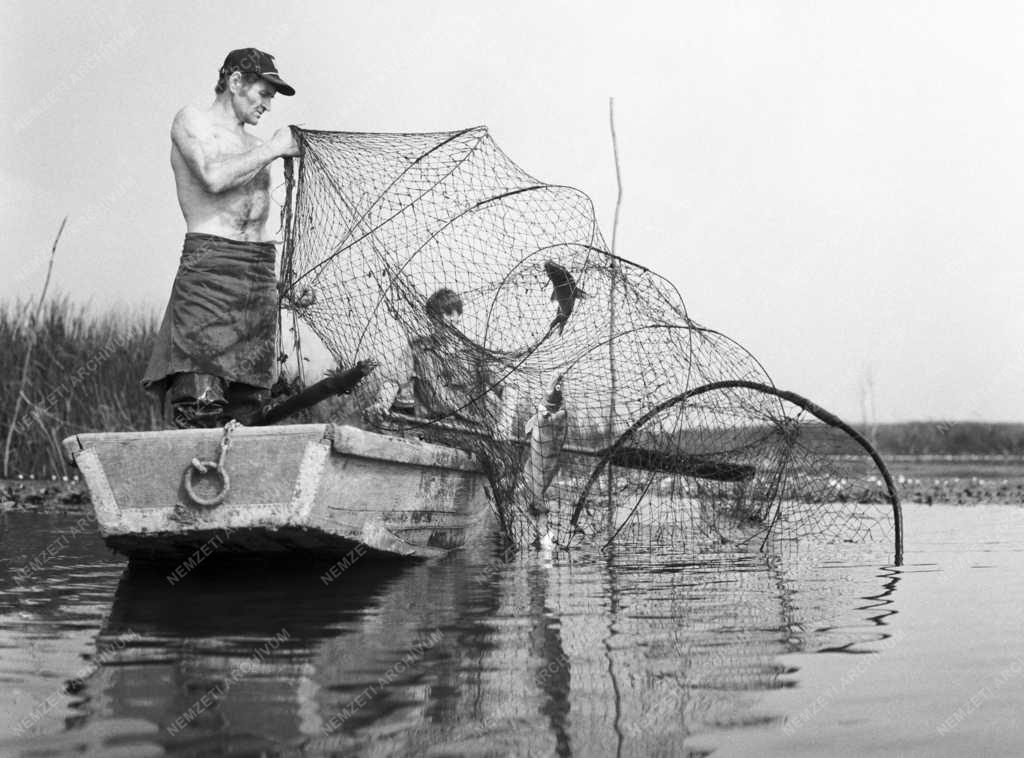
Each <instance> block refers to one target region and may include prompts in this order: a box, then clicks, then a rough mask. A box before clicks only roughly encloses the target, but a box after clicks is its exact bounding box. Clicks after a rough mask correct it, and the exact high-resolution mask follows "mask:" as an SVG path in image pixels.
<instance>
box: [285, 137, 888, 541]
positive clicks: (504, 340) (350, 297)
mask: <svg viewBox="0 0 1024 758" xmlns="http://www.w3.org/2000/svg"><path fill="white" fill-rule="evenodd" d="M296 134H297V138H298V140H299V143H300V145H301V156H300V159H299V161H298V170H297V175H295V173H294V167H293V166H292V165H291V162H290V161H289V165H288V166H287V178H288V182H287V184H288V195H287V200H286V203H285V208H284V211H283V223H284V226H285V237H286V244H285V249H284V255H283V257H282V270H281V271H282V274H281V276H282V283H281V285H282V302H283V303H285V304H289V305H290V307H291V308H293V310H295V311H296V313H298V315H299V316H300V317H301V318H302V319H303V320H304V321H306V322H307V323H308V324H309V326H310V327H311V329H312V330H313V331H314V332H315V333H316V335H317V336H318V337H319V338H320V339H321V340H322V342H323V343H324V345H325V346H326V347H327V348H328V349H329V350H330V352H331V353H332V355H333V356H334V358H335V360H336V361H337V362H338V363H339V365H351V364H352V363H353V362H354V361H355V358H356V357H357V356H360V357H363V356H371V357H372V358H373V359H374V360H375V361H377V363H378V364H379V367H378V368H377V369H376V370H375V371H374V372H373V374H371V375H370V376H368V377H366V378H365V379H364V380H363V381H362V382H360V383H359V384H358V385H357V386H356V387H355V388H354V389H352V393H351V396H350V401H349V402H350V405H351V407H353V408H356V409H361V408H362V409H365V408H370V407H372V406H374V404H375V403H377V404H380V403H381V402H382V401H381V398H382V397H383V398H385V399H386V401H387V402H390V400H388V398H390V397H393V395H392V396H389V395H388V394H387V392H386V390H387V388H389V387H390V388H392V393H394V392H395V391H398V392H399V393H400V394H401V395H402V397H406V398H407V399H406V400H405V401H403V402H405V403H407V405H403V406H402V409H403V410H405V411H406V412H407V413H411V416H409V417H408V418H407V422H406V423H404V424H403V425H401V426H402V428H403V429H405V430H406V432H407V433H415V434H419V435H422V436H425V437H427V438H431V439H434V440H435V441H440V442H443V443H444V444H448V445H453V446H458V447H462V448H463V449H466V450H470V451H471V452H473V453H474V454H475V455H477V456H478V458H479V460H480V462H481V465H482V466H483V468H484V470H485V471H486V472H487V474H488V476H489V477H490V479H491V484H492V490H493V493H494V497H495V508H496V511H497V514H498V517H499V520H500V522H501V524H502V528H503V529H504V531H505V533H506V535H507V536H508V537H509V539H512V540H515V541H517V542H533V541H537V540H540V539H542V538H544V539H547V540H551V541H553V542H554V543H557V544H559V545H563V546H564V545H569V544H572V543H573V541H575V540H588V541H599V542H602V543H609V542H611V541H615V542H617V543H620V544H621V543H624V542H634V543H635V542H638V541H645V542H652V543H656V542H659V541H661V542H664V541H670V540H671V541H682V542H687V543H689V542H693V541H695V540H696V541H700V540H708V539H710V540H737V539H747V540H753V539H759V540H761V541H762V544H764V545H768V544H781V543H785V542H787V541H799V540H801V539H815V540H860V541H877V542H882V543H886V542H888V543H889V544H893V542H894V543H895V545H896V557H897V560H899V558H900V554H901V552H902V541H901V539H902V538H901V523H900V505H899V500H898V497H897V494H896V490H895V487H894V486H893V485H892V480H891V477H890V476H889V474H888V472H887V471H886V470H885V466H884V463H883V462H882V461H881V459H880V458H879V457H878V455H877V453H875V451H874V450H873V449H871V447H870V445H868V444H867V443H866V441H865V440H864V439H863V438H862V437H860V435H858V434H857V433H856V431H855V430H853V429H852V428H850V427H849V426H847V425H845V424H843V423H842V422H841V421H840V420H839V419H837V418H835V417H834V416H833V415H832V414H829V413H828V412H826V411H824V410H823V409H821V408H819V407H818V406H816V405H814V404H813V403H811V402H810V401H807V400H805V399H804V398H801V397H799V396H797V395H795V394H793V393H788V392H784V391H781V390H777V389H776V388H775V387H774V385H773V383H772V381H771V379H770V378H769V376H768V374H767V372H766V371H765V369H764V368H763V367H762V366H761V364H760V363H759V362H758V361H757V360H756V359H755V358H754V357H753V356H752V355H751V354H750V353H749V352H748V351H747V350H745V349H744V348H743V347H742V346H740V345H739V344H737V343H736V342H734V341H733V340H731V339H729V338H728V337H726V336H725V335H723V334H721V333H719V332H717V331H714V330H712V329H708V328H706V327H704V326H701V325H700V324H698V323H697V322H695V321H693V320H692V319H691V318H690V317H689V314H688V313H687V310H686V307H685V305H684V303H683V299H682V297H681V296H680V294H679V292H678V291H677V290H676V288H675V287H674V286H673V285H672V284H671V283H670V282H668V281H667V280H666V279H664V278H662V277H660V276H658V275H657V274H655V273H654V272H653V271H651V270H649V269H647V268H645V267H643V266H640V265H638V264H635V263H632V262H630V261H628V260H626V259H623V258H620V257H618V256H615V255H613V254H612V253H611V252H610V251H609V250H608V246H607V245H606V244H605V242H604V239H603V237H602V236H601V232H600V230H599V229H598V226H597V222H596V219H595V214H594V209H593V205H592V203H591V201H590V199H589V198H588V197H587V196H586V195H585V194H584V193H582V192H580V191H579V190H577V189H574V188H572V187H566V186H560V185H552V184H546V183H544V182H541V181H539V180H537V179H535V178H534V177H532V176H530V175H529V174H527V173H526V172H525V171H523V170H522V169H521V168H520V167H519V166H517V165H516V164H515V163H513V162H512V161H511V160H510V159H509V158H508V157H507V156H506V155H505V154H504V153H502V152H501V150H499V149H498V147H497V146H496V145H495V144H494V142H493V141H492V140H491V138H490V135H489V134H488V132H487V130H486V129H485V128H483V127H476V128H472V129H466V130H463V131H457V132H446V133H432V134H363V133H348V132H327V131H306V130H296ZM442 290H450V291H451V292H453V293H457V295H458V312H459V315H460V316H461V318H460V319H452V320H448V319H446V318H441V317H440V316H439V314H437V313H432V312H431V309H430V307H429V303H430V302H431V300H430V298H431V296H432V295H434V294H435V293H438V292H440V291H442ZM293 293H296V294H294V295H293ZM297 293H313V294H314V296H312V297H309V296H304V297H299V296H298V294H297ZM552 302H554V303H555V311H554V313H552ZM425 352H429V354H424V353H425ZM553 378H554V379H555V382H556V383H557V391H558V396H559V397H558V398H557V400H558V402H557V403H554V402H553V394H554V392H555V384H553ZM394 388H410V389H408V391H406V390H401V389H400V390H395V389H394ZM402 393H404V394H402ZM432 398H433V399H432ZM394 399H395V402H396V404H399V403H398V401H399V398H397V397H395V398H394ZM414 401H415V402H414ZM396 407H397V406H396ZM549 408H550V410H549ZM375 420H376V422H377V423H378V425H379V426H382V425H385V424H386V423H387V420H386V419H382V418H380V417H378V418H376V419H375ZM382 428H383V426H382ZM388 428H389V429H391V430H394V429H395V428H396V427H395V426H394V425H391V426H390V427H388Z"/></svg>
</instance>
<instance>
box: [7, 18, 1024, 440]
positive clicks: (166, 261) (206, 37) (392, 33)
mask: <svg viewBox="0 0 1024 758" xmlns="http://www.w3.org/2000/svg"><path fill="white" fill-rule="evenodd" d="M2 7H3V15H4V22H3V24H2V25H0V61H2V64H0V65H2V67H3V73H4V74H5V76H4V85H5V88H4V89H5V92H4V97H3V98H2V99H0V111H2V120H0V124H2V126H0V129H2V130H3V139H2V140H0V192H2V195H0V196H2V206H0V207H2V211H0V213H2V222H3V232H4V238H5V239H4V243H3V244H2V245H0V271H2V272H3V273H2V274H0V299H2V300H3V301H10V300H11V299H12V298H15V297H17V296H18V295H19V294H22V293H25V294H26V295H27V294H35V293H36V292H38V290H39V288H40V287H41V285H42V281H43V277H44V275H45V264H46V258H47V255H48V252H49V247H50V244H51V242H52V239H53V235H54V233H55V232H56V229H57V226H58V224H59V222H60V219H61V217H62V216H64V215H65V214H67V215H69V216H70V220H69V224H68V228H67V230H66V232H65V235H64V238H63V240H62V242H61V246H60V249H59V251H58V257H57V263H56V269H55V274H54V281H55V285H56V287H57V288H59V289H60V290H61V291H63V292H66V293H68V294H69V295H70V296H71V297H72V298H73V299H74V300H76V301H80V302H88V303H91V304H93V306H95V307H97V308H106V307H111V306H137V305H141V306H143V307H145V308H147V309H151V310H154V311H155V310H162V308H163V305H164V303H165V301H166V297H167V294H168V292H169V288H170V284H171V281H172V278H173V276H174V271H175V268H176V265H177V260H178V256H179V253H180V249H181V238H182V235H183V234H184V222H183V221H182V219H181V215H180V211H179V210H178V207H177V202H176V200H175V195H174V186H173V182H172V176H171V171H170V166H169V162H168V153H169V149H170V141H169V135H168V131H169V125H170V122H171V119H172V118H173V116H174V113H175V112H176V111H177V110H178V109H179V108H180V107H181V106H182V105H184V104H186V103H190V102H194V103H203V104H205V103H208V102H209V101H210V100H211V99H212V97H213V91H212V88H213V85H214V83H215V81H216V72H217V69H218V68H219V66H220V64H221V62H222V61H223V58H224V55H225V54H226V53H227V51H228V50H230V49H232V48H237V47H246V46H256V47H260V48H263V49H265V50H267V51H269V52H271V53H273V54H274V55H275V56H276V58H277V63H278V66H279V70H280V71H281V72H282V74H283V75H284V77H285V79H286V80H287V81H288V82H289V83H291V84H293V85H294V86H295V88H296V89H297V91H298V94H297V95H296V96H295V97H293V98H284V97H278V98H277V99H276V100H275V102H274V107H273V111H272V112H271V113H270V114H268V115H267V116H265V117H264V119H263V123H261V124H260V126H259V127H258V128H257V130H256V133H257V134H259V135H261V136H263V137H269V136H270V134H272V133H273V130H274V129H275V128H277V127H278V126H282V125H284V124H288V123H297V124H300V125H303V126H306V127H309V128H316V129H336V130H345V131H359V130H366V131H384V132H387V131H436V130H450V129H458V128H463V127H467V126H471V125H476V124H485V125H487V126H488V127H490V130H491V133H492V135H493V136H494V139H495V141H496V142H497V143H498V145H499V146H500V147H501V148H502V149H503V150H504V151H505V152H506V153H507V154H508V155H509V156H511V157H512V158H513V159H514V160H515V161H516V162H518V163H519V164H520V165H521V166H522V167H523V168H524V169H525V170H527V171H528V172H529V173H531V174H533V175H534V176H536V177H538V178H540V179H542V180H545V181H549V182H552V183H558V184H570V185H573V186H576V187H579V188H580V189H582V190H583V191H585V192H587V193H588V194H589V195H591V197H592V198H593V199H594V202H595V205H596V208H597V212H598V216H599V221H600V223H601V226H602V229H603V231H604V233H605V237H606V238H607V240H608V241H609V243H610V242H611V239H612V220H613V215H614V210H615V199H616V186H615V167H614V162H613V157H612V147H611V139H610V135H609V129H608V98H609V97H611V96H613V97H614V98H615V109H616V130H617V133H618V140H619V152H620V162H621V169H622V174H623V183H624V188H625V194H624V197H623V205H622V211H621V217H620V223H619V232H618V239H617V248H618V249H617V251H616V252H618V253H619V254H620V255H622V256H624V257H626V258H629V259H632V260H634V261H636V262H638V263H641V264H643V265H645V266H648V267H650V268H653V269H655V270H656V271H658V272H659V273H662V274H664V275H665V276H667V277H668V278H669V279H671V280H672V281H673V282H675V283H676V285H677V286H678V287H679V289H680V291H681V292H682V294H683V297H684V299H685V301H686V305H687V308H688V310H689V313H690V315H691V317H693V318H694V319H696V320H697V321H699V322H700V323H702V324H705V325H707V326H710V327H712V328H715V329H718V330H719V331H722V332H725V333H726V334H728V335H729V336H731V337H733V338H734V339H736V340H737V341H738V342H740V343H741V344H743V345H744V346H746V347H747V348H748V349H749V350H750V351H751V352H752V353H753V354H754V355H755V356H757V357H758V358H759V359H760V360H761V362H762V363H763V364H764V365H765V367H766V368H767V369H768V371H769V373H770V374H771V375H772V377H773V378H774V379H775V381H776V383H777V384H778V385H779V386H781V387H784V388H786V389H791V390H794V391H797V392H800V393H802V394H805V395H807V396H809V397H811V398H813V399H814V400H816V401H818V402H819V403H820V404H822V405H824V406H826V407H828V408H830V409H832V410H834V411H836V412H838V413H840V414H841V415H844V416H846V417H848V418H849V419H850V420H853V421H861V420H862V405H863V402H862V401H863V400H864V399H865V398H866V397H868V396H869V395H870V396H871V397H872V398H873V401H874V406H875V408H876V416H877V419H878V420H881V421H889V420H907V419H934V420H939V419H963V420H970V419H975V420H1016V421H1024V350H1022V349H1021V341H1022V339H1024V307H1022V303H1021V295H1022V293H1024V262H1022V258H1024V191H1022V189H1024V188H1022V181H1021V178H1020V177H1021V171H1022V170H1024V147H1022V141H1024V86H1022V85H1024V82H1022V77H1024V6H1022V5H1020V4H1018V3H1015V2H1004V3H995V2H989V3H984V2H980V3H979V2H971V3H968V2H964V1H961V2H942V1H941V0H931V1H929V2H923V1H922V2H908V1H907V0H901V1H900V2H898V3H894V2H891V1H887V2H865V1H864V0H861V1H859V2H808V1H807V0H790V1H788V2H770V1H769V0H757V1H754V0H750V1H748V2H726V1H714V2H712V1H711V0H703V1H702V2H664V3H643V2H630V3H625V2H617V3H594V2H587V3H585V2H552V1H551V0H543V2H532V1H527V2H521V1H520V2H516V3H480V2H478V1H473V2H411V1H410V2H380V1H379V0H378V1H377V2H373V3H367V2H332V3H326V2H325V3H302V2H289V3H280V2H277V3H269V2H258V1H249V2H245V3H216V4H213V3H188V2H178V1H176V2H173V3H166V2H162V3H157V2H128V1H127V0H125V1H123V2H98V3H92V4H89V5H87V4H85V3H78V2H65V3H53V2H41V1H40V0H32V1H31V2H21V1H20V0H19V1H16V2H12V1H11V0H4V2H3V4H2ZM279 174H280V172H279V170H278V172H277V174H276V175H277V176H279ZM274 184H275V185H277V184H279V182H278V180H277V179H276V178H275V181H274ZM280 192H281V190H280V188H278V189H277V190H276V193H277V195H278V197H279V196H280ZM272 218H275V219H276V214H272ZM274 228H276V224H275V226H274ZM869 382H870V383H871V384H872V385H873V388H874V389H873V393H867V392H865V391H864V387H865V386H866V385H867V384H868V383H869Z"/></svg>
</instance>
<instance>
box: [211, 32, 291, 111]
mask: <svg viewBox="0 0 1024 758" xmlns="http://www.w3.org/2000/svg"><path fill="white" fill-rule="evenodd" d="M213 91H214V92H215V93H216V94H217V97H218V98H226V99H227V100H228V101H229V102H230V103H231V107H232V109H233V110H234V112H235V116H237V117H238V120H239V121H240V122H241V123H246V124H251V125H255V124H256V123H258V122H259V120H260V116H262V115H263V114H264V113H266V112H267V111H269V110H270V101H271V100H272V99H273V97H274V95H275V94H277V93H278V92H280V93H281V94H282V95H285V96H289V97H290V96H291V95H294V94H295V89H294V88H293V87H292V86H291V85H289V84H287V83H286V82H285V81H284V80H283V79H282V78H281V76H280V74H278V73H277V66H276V64H275V63H274V56H273V55H270V54H269V53H265V52H263V51H262V50H257V49H256V48H255V47H247V48H243V49H241V50H232V51H231V52H230V53H228V56H227V58H225V59H224V65H223V66H221V68H220V71H219V72H218V77H217V84H216V86H215V87H214V88H213Z"/></svg>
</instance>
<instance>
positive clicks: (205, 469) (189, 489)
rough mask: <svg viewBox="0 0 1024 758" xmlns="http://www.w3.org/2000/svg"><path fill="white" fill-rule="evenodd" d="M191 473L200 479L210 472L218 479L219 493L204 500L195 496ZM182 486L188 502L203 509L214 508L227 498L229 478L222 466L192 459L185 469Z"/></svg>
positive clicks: (229, 485) (213, 462) (229, 484)
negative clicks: (194, 473)
mask: <svg viewBox="0 0 1024 758" xmlns="http://www.w3.org/2000/svg"><path fill="white" fill-rule="evenodd" d="M193 471H195V472H197V473H198V474H199V476H200V477H202V476H204V475H205V474H207V473H209V472H211V471H212V472H213V473H214V474H216V475H217V476H218V477H219V478H220V482H221V485H220V491H219V492H218V493H217V494H215V495H213V496H212V497H208V498H204V497H202V496H200V495H199V494H197V493H196V491H195V485H194V484H193V481H192V472H193ZM182 484H183V485H184V487H185V494H187V495H188V497H189V500H191V501H192V502H193V503H195V504H196V505H198V506H201V507H203V508H215V507H216V506H218V505H220V504H221V503H223V502H224V499H225V498H226V497H227V496H228V491H229V490H230V489H231V477H229V476H228V472H227V469H226V468H225V467H224V466H221V465H219V464H218V463H217V462H216V461H200V460H199V459H198V458H193V459H192V462H191V463H189V465H188V466H186V467H185V474H184V476H183V477H182Z"/></svg>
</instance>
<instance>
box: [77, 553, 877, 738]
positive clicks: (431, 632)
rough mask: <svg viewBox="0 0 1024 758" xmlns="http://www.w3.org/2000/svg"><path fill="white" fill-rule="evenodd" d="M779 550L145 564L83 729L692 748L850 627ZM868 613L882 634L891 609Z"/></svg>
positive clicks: (130, 578)
mask: <svg viewBox="0 0 1024 758" xmlns="http://www.w3.org/2000/svg"><path fill="white" fill-rule="evenodd" d="M783 563H784V562H782V561H780V560H779V559H778V558H777V557H771V556H766V555H764V554H762V553H759V552H757V551H756V550H754V549H751V550H739V549H737V548H736V547H735V546H729V548H728V549H727V550H724V549H723V550H721V551H719V552H714V551H711V550H708V551H704V552H702V553H701V554H699V555H697V554H694V553H692V552H691V553H690V554H689V555H682V554H680V555H676V556H672V555H666V554H663V553H659V552H657V551H650V552H645V551H630V550H627V549H624V548H621V547H617V548H615V549H614V550H613V551H612V552H610V553H599V552H596V551H595V552H585V551H578V552H577V551H574V552H573V554H571V555H569V556H566V555H565V554H562V555H557V556H555V557H552V556H545V555H543V554H538V553H536V552H532V551H531V552H527V553H523V554H519V555H516V556H512V557H506V556H503V555H502V554H501V551H500V549H499V548H498V547H497V546H495V545H494V544H485V545H482V546H480V547H478V548H475V549H473V550H464V551H458V552H456V553H454V554H452V555H450V556H449V557H447V558H444V559H440V560H436V561H429V562H422V563H413V564H409V563H380V562H371V561H369V560H360V561H356V563H355V564H354V565H352V566H351V567H349V568H347V569H346V570H345V571H343V572H339V570H338V569H337V566H335V570H334V571H333V572H331V571H330V569H331V564H326V565H311V564H310V565H306V566H304V567H296V566H290V567H287V569H285V568H282V567H277V568H268V567H266V566H263V567H261V568H259V569H254V568H246V567H244V566H238V565H235V566H232V567H217V566H210V567H207V566H203V567H202V568H201V569H200V570H197V571H195V572H193V573H191V574H189V575H188V576H186V577H185V578H184V579H182V580H181V581H180V582H176V583H175V584H173V585H172V584H171V583H169V581H168V579H167V571H166V570H162V571H160V572H156V571H153V570H148V569H140V568H135V567H133V568H130V569H129V570H128V571H127V572H126V573H125V575H124V577H123V579H122V580H121V583H120V585H119V587H118V589H117V594H116V598H115V600H114V604H113V608H112V610H111V613H110V616H109V619H108V621H107V623H106V625H105V627H104V629H103V633H102V634H101V636H100V639H99V642H98V645H97V649H98V655H97V658H98V659H99V660H101V661H102V663H101V665H100V666H99V668H98V669H97V671H96V672H95V673H94V674H93V675H92V676H91V677H89V678H88V679H87V680H86V681H85V682H84V683H83V684H82V693H81V694H82V696H83V699H82V701H81V702H82V704H81V706H80V716H79V717H78V719H76V723H75V724H73V726H78V727H87V729H86V730H85V731H95V730H97V729H99V730H100V731H101V732H104V733H107V734H117V735H118V740H117V741H118V743H119V744H120V745H121V746H125V745H126V744H128V743H131V747H132V750H131V751H129V752H130V753H131V754H133V755H135V754H144V753H145V752H146V750H147V749H152V750H153V751H157V752H159V751H160V750H165V751H168V752H177V751H185V752H186V753H187V754H193V753H195V754H219V752H218V751H221V750H223V751H224V752H225V753H232V754H234V753H236V752H245V753H247V754H249V753H250V752H252V753H256V754H258V753H260V752H264V753H266V754H278V755H289V754H294V755H300V754H301V755H330V754H338V755H351V754H374V755H431V754H436V755H483V754H486V755H527V754H531V755H552V754H555V755H581V756H583V755H585V756H601V755H645V756H646V755H659V754H660V755H682V754H685V752H686V749H687V745H688V742H689V741H690V738H691V737H692V736H693V735H695V734H699V733H701V732H709V731H712V730H716V729H721V728H723V727H724V728H729V727H738V726H743V725H747V724H755V723H763V722H764V721H765V720H766V719H767V720H771V719H772V718H774V717H772V716H763V715H757V714H756V713H755V711H754V709H753V706H754V704H755V701H756V700H757V699H758V697H759V695H761V694H762V693H763V692H764V691H766V690H770V689H774V688H778V687H782V686H785V684H786V683H785V676H784V675H785V673H786V672H785V671H784V670H783V668H782V667H781V666H780V665H779V664H778V663H777V662H776V659H777V656H779V655H780V654H782V653H785V652H791V651H795V650H802V649H812V648H817V647H819V646H821V645H823V644H830V643H831V642H835V643H836V644H843V643H845V642H849V641H850V638H849V632H848V631H844V632H842V633H839V636H838V637H837V638H836V639H835V640H832V641H830V640H828V639H823V638H815V639H811V638H810V636H809V633H808V632H806V631H805V629H807V628H809V624H808V623H807V622H808V621H814V620H816V619H817V618H818V617H819V616H821V617H829V616H832V617H834V616H835V615H836V613H837V612H838V611H837V606H835V605H833V606H832V607H830V606H829V603H832V604H835V603H836V602H837V598H835V592H834V590H835V587H834V586H832V587H831V591H829V592H825V591H823V592H821V593H819V595H820V597H816V596H815V594H814V588H813V586H812V585H811V584H807V587H808V588H809V589H808V590H807V591H806V592H805V591H804V590H803V589H801V588H799V587H797V586H796V585H799V584H800V582H801V581H803V580H802V579H800V578H799V577H798V578H797V579H795V580H792V581H791V579H790V578H789V577H787V575H786V573H785V571H784V570H783V569H782V568H781V566H782V565H783ZM339 573H340V576H338V578H337V579H336V580H332V579H331V576H332V574H333V575H338V574H339ZM851 590H853V591H856V588H851ZM877 591H878V588H877V585H876V586H875V588H874V592H877ZM890 591H891V587H890V588H889V589H888V590H885V591H883V593H882V595H883V596H884V595H887V594H888V593H889V592H890ZM869 592H870V590H869ZM798 593H803V594H801V595H800V598H801V600H800V602H799V603H797V602H795V598H796V597H797V594H798ZM849 600H850V596H845V598H840V599H838V602H839V603H840V604H843V603H845V604H847V605H849ZM887 602H889V601H888V600H887V599H885V598H882V599H880V600H879V601H878V604H880V605H881V606H884V605H885V604H886V603H887ZM798 607H799V608H800V610H799V611H798V610H797V608H798ZM838 607H841V605H840V606H838ZM872 612H874V611H872ZM860 613H861V617H860V618H859V619H855V622H854V626H857V625H858V624H859V626H860V627H861V628H863V630H864V631H863V633H864V638H865V639H869V638H875V639H877V638H878V636H879V635H878V634H877V630H876V631H872V626H873V625H875V626H881V627H884V625H885V622H884V612H882V611H879V612H878V613H877V614H876V616H873V617H871V619H868V620H867V621H865V619H864V618H863V612H860ZM800 614H802V617H800ZM879 619H882V620H881V621H879ZM847 628H848V627H847ZM827 634H828V632H826V633H825V635H827ZM882 636H884V633H883V635H882ZM125 640H128V641H127V642H124V641H125ZM104 724H105V725H107V727H106V728H104V726H103V725H104ZM129 727H130V728H129ZM206 751H209V752H206Z"/></svg>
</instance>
